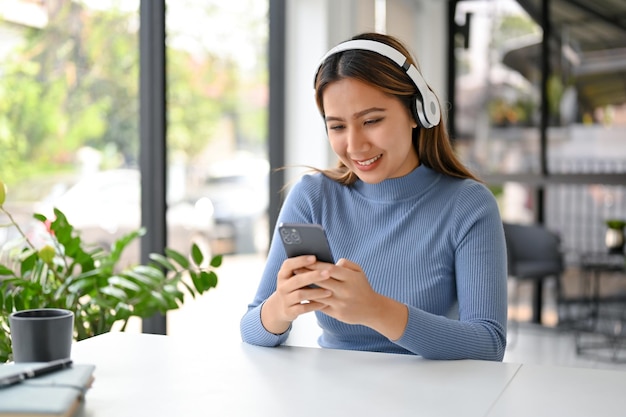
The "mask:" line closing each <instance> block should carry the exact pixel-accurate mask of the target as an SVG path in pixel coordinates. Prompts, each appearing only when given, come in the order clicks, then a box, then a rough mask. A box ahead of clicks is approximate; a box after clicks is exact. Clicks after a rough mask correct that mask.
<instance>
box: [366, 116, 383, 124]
mask: <svg viewBox="0 0 626 417" xmlns="http://www.w3.org/2000/svg"><path fill="white" fill-rule="evenodd" d="M381 120H383V118H382V117H379V118H378V119H370V120H366V121H365V124H366V125H373V124H376V123H378V122H380V121H381Z"/></svg>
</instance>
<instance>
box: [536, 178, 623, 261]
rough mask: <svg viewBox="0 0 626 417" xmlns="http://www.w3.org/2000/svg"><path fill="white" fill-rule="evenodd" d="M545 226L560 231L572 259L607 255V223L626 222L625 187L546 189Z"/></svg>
mask: <svg viewBox="0 0 626 417" xmlns="http://www.w3.org/2000/svg"><path fill="white" fill-rule="evenodd" d="M546 213H547V215H546V224H547V225H548V226H549V227H550V228H552V229H553V230H557V231H559V233H560V234H561V237H562V239H563V245H564V249H565V250H566V252H567V254H568V255H569V257H570V258H571V259H572V260H577V259H578V255H580V254H583V253H590V252H607V251H608V249H607V246H606V242H605V233H606V229H607V224H606V222H607V220H611V219H620V220H626V215H625V214H626V187H623V186H617V185H603V184H591V185H588V184H581V185H571V184H564V185H553V186H550V187H548V188H547V190H546Z"/></svg>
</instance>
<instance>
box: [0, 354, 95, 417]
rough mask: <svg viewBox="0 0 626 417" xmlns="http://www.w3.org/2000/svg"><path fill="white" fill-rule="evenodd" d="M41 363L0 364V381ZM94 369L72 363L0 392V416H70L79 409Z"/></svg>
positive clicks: (89, 366) (89, 385)
mask: <svg viewBox="0 0 626 417" xmlns="http://www.w3.org/2000/svg"><path fill="white" fill-rule="evenodd" d="M41 365H42V364H40V363H39V364H38V363H16V364H5V365H0V379H1V378H3V377H5V376H8V375H12V374H14V373H16V372H20V371H22V370H25V369H32V368H34V367H37V366H41ZM94 370H95V366H94V365H91V364H73V365H72V366H71V367H69V368H65V369H62V370H60V371H56V372H53V373H49V374H46V375H41V376H38V377H36V378H29V379H26V380H24V381H22V382H19V383H17V384H14V385H10V386H8V387H4V388H1V389H0V417H57V416H59V417H71V416H73V415H75V414H76V412H77V411H78V410H79V409H80V406H81V405H82V403H83V401H84V400H85V393H86V392H87V390H88V389H89V388H90V387H91V384H92V382H93V380H94V376H93V373H94Z"/></svg>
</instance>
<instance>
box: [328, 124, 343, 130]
mask: <svg viewBox="0 0 626 417" xmlns="http://www.w3.org/2000/svg"><path fill="white" fill-rule="evenodd" d="M343 128H344V126H343V125H331V126H328V130H341V129H343Z"/></svg>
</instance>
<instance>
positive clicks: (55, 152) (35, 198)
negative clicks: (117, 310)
mask: <svg viewBox="0 0 626 417" xmlns="http://www.w3.org/2000/svg"><path fill="white" fill-rule="evenodd" d="M138 7H139V3H138V1H123V2H122V1H118V2H115V1H95V0H92V1H71V2H70V1H41V0H40V1H34V0H31V1H4V2H2V3H0V33H1V38H2V42H1V43H0V155H2V163H0V178H1V179H2V180H3V181H4V182H5V183H6V184H7V186H8V188H9V191H8V195H7V204H6V206H7V208H8V210H9V211H10V212H12V213H13V214H14V215H15V217H16V220H17V221H18V222H19V223H20V224H22V225H23V226H24V230H25V232H26V233H27V234H28V235H29V237H31V238H32V239H33V240H34V241H35V242H38V241H40V240H41V239H45V236H46V234H47V233H48V232H47V231H46V230H45V228H43V227H42V224H41V223H40V222H36V221H34V220H33V219H32V213H33V212H41V213H43V214H45V215H47V216H48V217H49V218H50V217H53V213H52V208H53V207H57V208H59V209H61V210H62V211H64V212H65V214H66V215H67V217H68V220H69V222H70V223H72V224H74V226H76V227H77V228H78V229H79V230H80V231H81V234H82V235H81V237H82V239H83V241H85V242H87V243H88V244H95V245H102V246H103V247H108V246H109V245H110V244H111V243H112V242H113V241H114V240H115V239H117V238H118V237H120V236H122V234H124V233H127V232H129V231H130V230H132V229H136V228H138V227H139V218H140V215H139V210H140V208H139V195H140V190H139V181H138V178H139V177H138V171H137V169H136V168H137V156H138V146H139V140H138V108H137V103H138V67H139V65H138V64H139V61H138V56H139V50H138V27H139V14H138ZM0 223H6V222H5V219H0ZM16 236H17V231H16V230H15V229H11V228H8V229H7V228H1V229H0V245H2V244H4V243H5V242H7V241H14V240H13V239H14V238H15V237H16ZM138 247H139V246H138V242H137V245H135V246H133V247H132V248H131V249H130V250H129V251H128V252H127V254H126V255H125V256H126V257H127V258H126V259H127V261H128V262H131V261H135V260H137V259H138V255H139V251H138Z"/></svg>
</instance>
